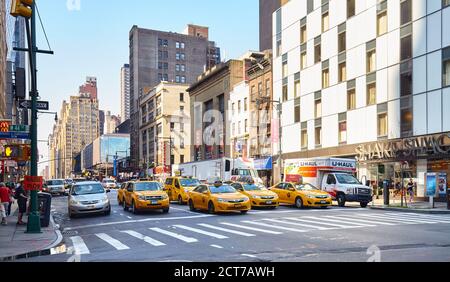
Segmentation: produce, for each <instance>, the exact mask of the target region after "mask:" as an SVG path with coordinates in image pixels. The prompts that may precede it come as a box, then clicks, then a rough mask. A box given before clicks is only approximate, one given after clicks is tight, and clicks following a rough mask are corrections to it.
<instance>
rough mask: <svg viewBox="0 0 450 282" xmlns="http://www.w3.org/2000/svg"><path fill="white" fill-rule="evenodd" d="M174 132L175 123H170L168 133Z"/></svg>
mask: <svg viewBox="0 0 450 282" xmlns="http://www.w3.org/2000/svg"><path fill="white" fill-rule="evenodd" d="M174 130H175V123H174V122H171V123H170V131H172V132H173V131H174Z"/></svg>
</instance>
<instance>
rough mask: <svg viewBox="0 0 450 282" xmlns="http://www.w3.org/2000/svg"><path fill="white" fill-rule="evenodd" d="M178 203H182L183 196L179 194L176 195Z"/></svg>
mask: <svg viewBox="0 0 450 282" xmlns="http://www.w3.org/2000/svg"><path fill="white" fill-rule="evenodd" d="M178 204H179V205H182V204H183V198H182V197H181V195H180V196H178Z"/></svg>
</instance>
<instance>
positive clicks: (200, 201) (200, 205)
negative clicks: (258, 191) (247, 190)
mask: <svg viewBox="0 0 450 282" xmlns="http://www.w3.org/2000/svg"><path fill="white" fill-rule="evenodd" d="M188 195H189V209H190V210H191V211H196V210H206V211H208V212H209V213H211V214H213V213H219V212H224V213H228V212H236V211H237V212H241V213H242V214H245V213H247V212H248V211H249V210H250V209H251V208H252V206H251V203H250V199H249V198H248V197H247V196H245V195H243V194H241V193H239V192H238V191H237V190H236V189H234V188H233V187H232V186H230V185H228V184H223V183H221V182H220V183H218V182H217V183H215V184H213V185H211V184H205V185H200V186H198V187H197V188H195V189H194V190H192V191H190V192H189V193H188Z"/></svg>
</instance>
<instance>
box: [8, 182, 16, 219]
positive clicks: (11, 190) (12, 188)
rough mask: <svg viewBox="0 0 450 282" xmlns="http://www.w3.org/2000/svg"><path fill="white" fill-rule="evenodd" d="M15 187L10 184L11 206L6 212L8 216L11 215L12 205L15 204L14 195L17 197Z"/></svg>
mask: <svg viewBox="0 0 450 282" xmlns="http://www.w3.org/2000/svg"><path fill="white" fill-rule="evenodd" d="M14 186H15V185H14V183H10V185H9V187H8V188H9V205H8V210H7V212H6V215H7V216H10V215H11V207H12V205H13V204H14V202H15V199H14V195H15V189H14Z"/></svg>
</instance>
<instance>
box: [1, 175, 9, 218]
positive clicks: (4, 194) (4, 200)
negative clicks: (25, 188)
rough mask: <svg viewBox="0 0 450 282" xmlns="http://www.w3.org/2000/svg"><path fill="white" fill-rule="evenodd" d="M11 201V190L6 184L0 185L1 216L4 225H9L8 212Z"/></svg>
mask: <svg viewBox="0 0 450 282" xmlns="http://www.w3.org/2000/svg"><path fill="white" fill-rule="evenodd" d="M9 201H10V198H9V189H8V188H7V187H6V185H5V183H0V216H1V217H2V223H1V224H2V225H7V224H8V223H7V221H6V210H7V206H8V205H9Z"/></svg>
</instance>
